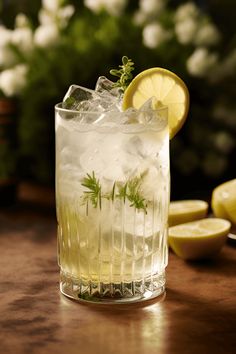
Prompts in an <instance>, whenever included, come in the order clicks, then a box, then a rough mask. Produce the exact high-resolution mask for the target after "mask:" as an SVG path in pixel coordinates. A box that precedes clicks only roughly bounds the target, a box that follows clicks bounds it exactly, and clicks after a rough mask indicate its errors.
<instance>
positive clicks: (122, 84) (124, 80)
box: [110, 56, 134, 92]
mask: <svg viewBox="0 0 236 354" xmlns="http://www.w3.org/2000/svg"><path fill="white" fill-rule="evenodd" d="M119 68H120V69H111V70H110V74H111V75H113V76H116V77H119V79H118V80H117V82H114V87H119V88H120V89H121V91H122V92H125V90H126V89H127V87H128V86H129V84H130V82H131V81H132V78H133V74H132V71H133V70H134V63H133V62H132V60H131V59H129V58H128V57H127V56H123V57H122V65H119Z"/></svg>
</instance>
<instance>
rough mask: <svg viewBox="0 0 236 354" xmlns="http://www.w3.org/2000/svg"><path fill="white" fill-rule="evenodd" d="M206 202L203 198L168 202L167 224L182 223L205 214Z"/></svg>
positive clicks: (200, 217)
mask: <svg viewBox="0 0 236 354" xmlns="http://www.w3.org/2000/svg"><path fill="white" fill-rule="evenodd" d="M207 210H208V203H207V202H204V201H203V200H180V201H175V202H170V207H169V226H174V225H178V224H183V223H185V222H190V221H194V220H199V219H202V218H204V217H205V216H206V214H207Z"/></svg>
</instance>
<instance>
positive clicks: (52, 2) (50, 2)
mask: <svg viewBox="0 0 236 354" xmlns="http://www.w3.org/2000/svg"><path fill="white" fill-rule="evenodd" d="M42 5H43V8H44V9H46V10H47V11H49V12H55V11H57V10H58V9H59V8H60V5H61V0H42Z"/></svg>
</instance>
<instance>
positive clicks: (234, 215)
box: [211, 179, 236, 225]
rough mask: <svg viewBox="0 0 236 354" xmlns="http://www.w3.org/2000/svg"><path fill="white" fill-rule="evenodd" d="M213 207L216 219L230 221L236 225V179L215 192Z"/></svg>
mask: <svg viewBox="0 0 236 354" xmlns="http://www.w3.org/2000/svg"><path fill="white" fill-rule="evenodd" d="M211 207H212V210H213V213H214V215H215V216H216V217H219V218H225V219H228V220H230V221H231V222H232V223H233V224H235V225H236V179H232V180H230V181H228V182H225V183H223V184H220V185H219V186H218V187H216V188H215V189H214V190H213V193H212V199H211Z"/></svg>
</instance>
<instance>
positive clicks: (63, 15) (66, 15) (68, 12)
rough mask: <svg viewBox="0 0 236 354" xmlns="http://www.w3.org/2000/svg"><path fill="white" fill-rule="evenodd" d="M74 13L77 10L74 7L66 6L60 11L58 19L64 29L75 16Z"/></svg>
mask: <svg viewBox="0 0 236 354" xmlns="http://www.w3.org/2000/svg"><path fill="white" fill-rule="evenodd" d="M74 12H75V8H74V6H72V5H67V6H64V7H62V8H61V9H59V10H58V14H57V17H58V20H59V24H60V26H61V27H62V28H63V27H66V26H67V23H68V21H69V19H70V18H71V16H72V15H73V14H74Z"/></svg>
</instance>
